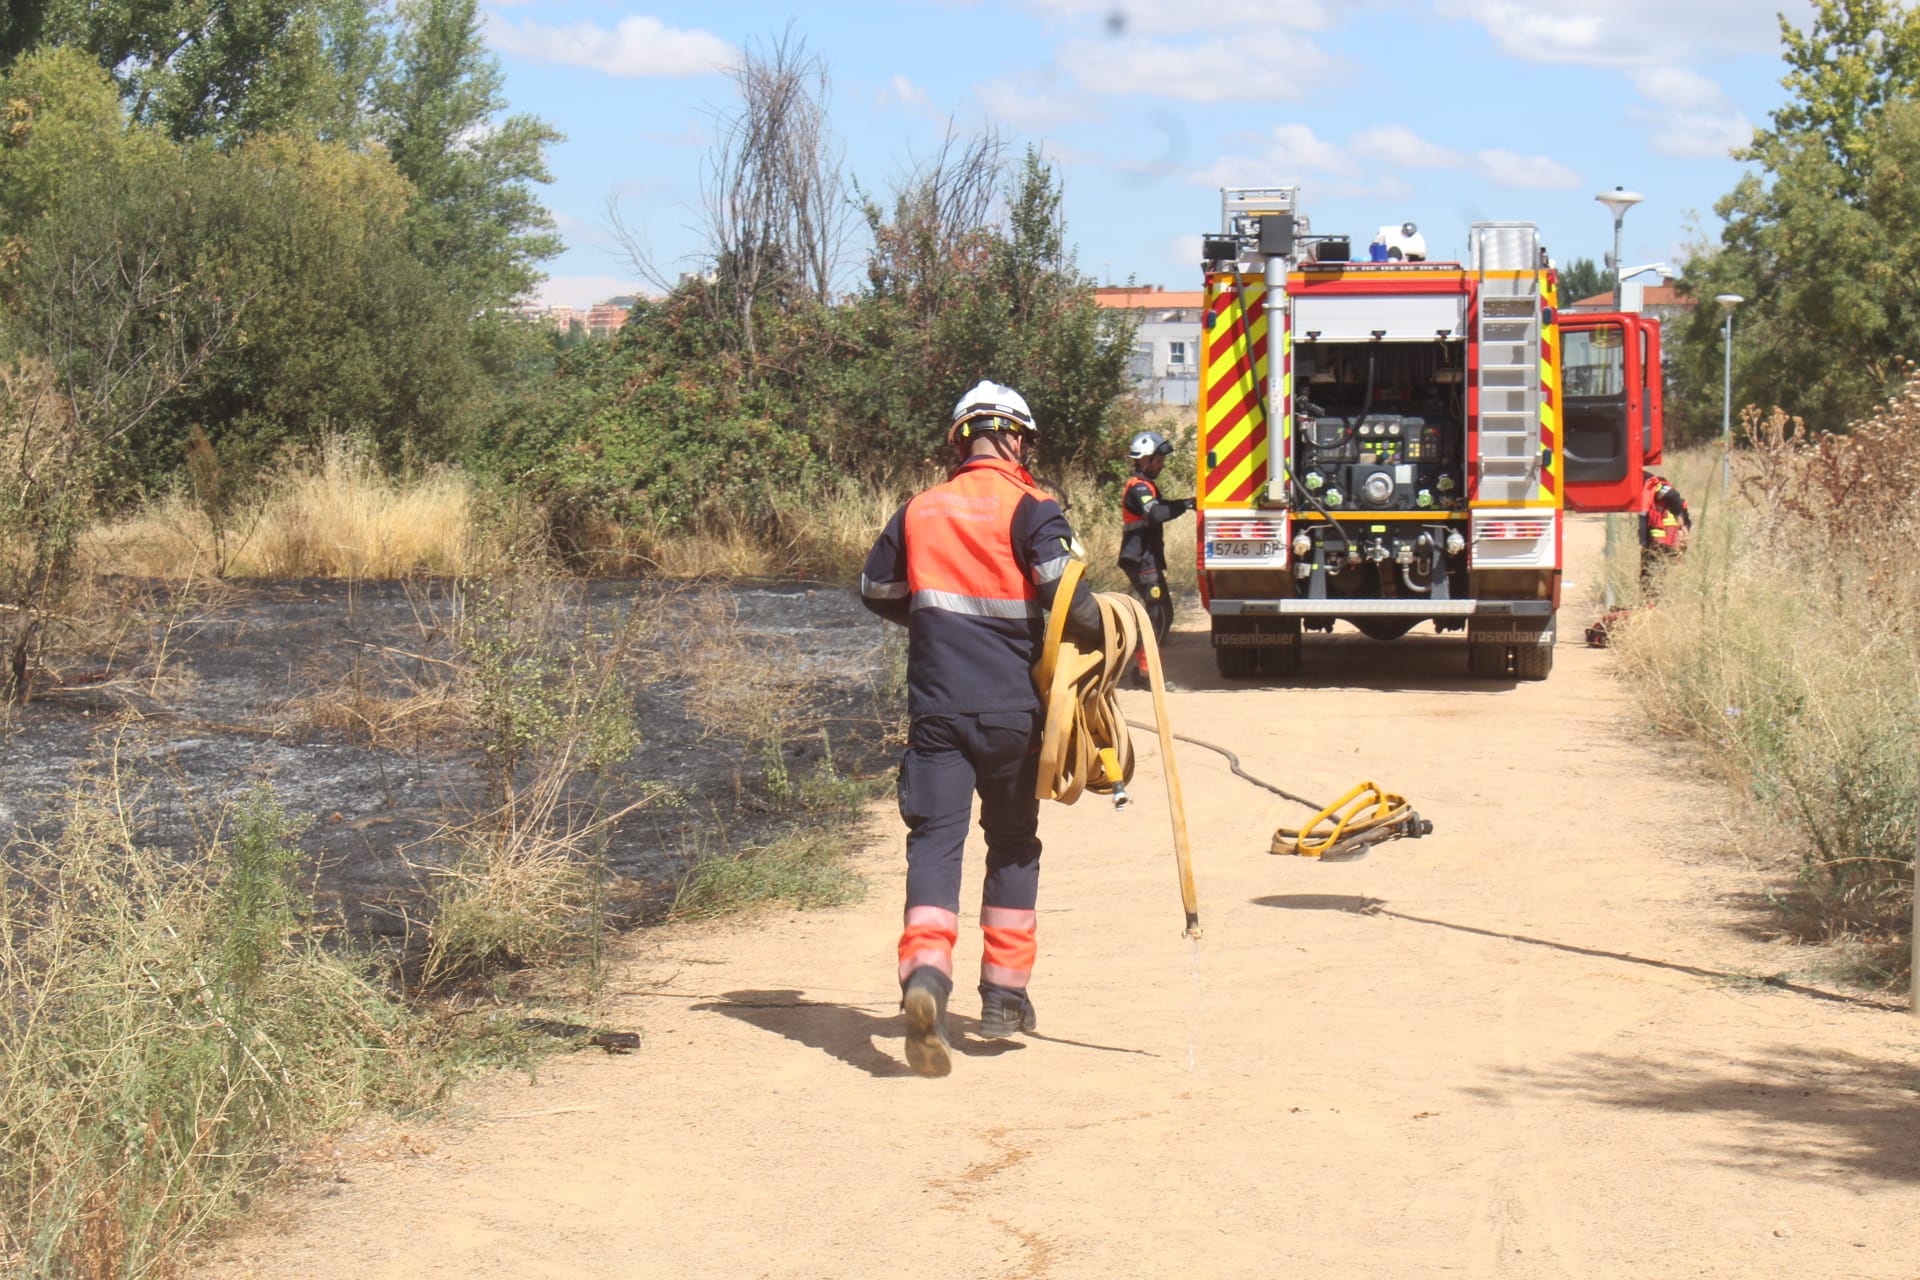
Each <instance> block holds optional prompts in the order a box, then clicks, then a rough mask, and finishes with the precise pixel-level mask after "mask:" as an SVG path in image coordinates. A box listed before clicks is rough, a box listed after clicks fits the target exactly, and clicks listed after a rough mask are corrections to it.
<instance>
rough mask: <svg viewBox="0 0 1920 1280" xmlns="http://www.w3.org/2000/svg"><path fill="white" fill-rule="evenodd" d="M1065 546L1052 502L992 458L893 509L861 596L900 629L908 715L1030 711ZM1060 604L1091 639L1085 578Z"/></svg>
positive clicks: (1093, 617) (1094, 628)
mask: <svg viewBox="0 0 1920 1280" xmlns="http://www.w3.org/2000/svg"><path fill="white" fill-rule="evenodd" d="M1072 542H1073V530H1072V528H1071V527H1070V526H1068V524H1067V518H1066V516H1065V515H1064V514H1062V512H1061V510H1060V504H1059V503H1057V502H1055V501H1054V500H1053V499H1052V498H1050V497H1048V496H1047V495H1046V494H1045V493H1044V492H1042V491H1041V490H1040V489H1039V488H1038V487H1037V486H1036V485H1035V484H1034V482H1033V477H1032V476H1030V475H1028V474H1027V472H1026V469H1025V468H1023V467H1021V466H1019V465H1018V464H1016V463H1012V462H1007V461H1004V460H1002V459H999V458H970V459H968V460H967V461H966V462H965V463H963V464H961V466H960V468H959V470H957V471H955V472H954V473H953V476H952V478H951V479H949V480H948V481H947V482H946V483H945V484H938V485H935V486H934V487H933V488H931V489H928V490H926V491H925V492H923V493H921V494H919V495H918V496H916V497H915V498H913V499H912V500H911V501H909V502H908V503H907V504H906V505H905V506H904V507H902V508H900V510H898V511H896V512H895V513H894V515H893V518H892V519H891V520H889V521H887V527H886V528H885V529H884V530H883V531H882V532H881V534H880V537H879V540H878V541H876V542H875V543H874V544H873V550H872V551H870V552H868V554H867V563H866V568H865V570H864V572H862V573H861V575H860V598H861V600H862V601H863V602H864V603H865V604H866V606H867V608H869V609H871V610H873V612H875V613H877V614H879V615H880V616H881V617H883V618H886V619H888V620H890V621H893V622H900V623H904V624H905V625H906V628H907V710H908V713H909V714H911V715H914V716H925V715H952V714H958V713H967V712H993V711H1028V710H1037V709H1038V708H1039V706H1040V698H1039V695H1038V694H1036V693H1035V692H1034V688H1033V677H1032V674H1031V668H1032V666H1033V664H1034V662H1035V660H1036V659H1037V658H1038V657H1039V656H1040V645H1041V643H1042V640H1043V636H1044V630H1043V628H1044V622H1045V611H1046V610H1047V609H1050V608H1052V607H1053V602H1054V593H1055V592H1056V591H1057V590H1058V589H1059V586H1060V576H1061V575H1062V574H1064V573H1065V572H1066V571H1067V564H1068V561H1069V560H1070V559H1071V550H1070V549H1071V547H1072ZM1070 607H1071V608H1072V613H1071V615H1070V617H1069V629H1070V630H1072V631H1074V632H1075V633H1077V634H1082V635H1084V634H1086V632H1087V629H1088V627H1089V626H1090V627H1091V634H1092V635H1094V636H1098V635H1099V634H1100V616H1099V609H1098V606H1097V605H1095V604H1094V603H1093V597H1092V595H1091V594H1090V593H1089V592H1088V591H1087V590H1086V588H1085V584H1084V583H1083V584H1082V586H1081V589H1080V590H1079V591H1077V592H1075V595H1074V599H1073V600H1072V601H1071V602H1070Z"/></svg>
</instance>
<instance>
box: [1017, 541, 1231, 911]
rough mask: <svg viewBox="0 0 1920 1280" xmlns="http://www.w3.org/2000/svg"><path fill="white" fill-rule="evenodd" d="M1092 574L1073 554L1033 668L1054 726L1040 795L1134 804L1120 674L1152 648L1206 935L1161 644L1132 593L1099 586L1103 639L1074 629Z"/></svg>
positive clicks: (1179, 849) (1182, 870) (1179, 841)
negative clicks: (1070, 606) (1077, 600)
mask: <svg viewBox="0 0 1920 1280" xmlns="http://www.w3.org/2000/svg"><path fill="white" fill-rule="evenodd" d="M1085 573H1086V566H1085V565H1084V564H1082V563H1080V562H1079V561H1078V560H1074V561H1070V562H1069V563H1068V565H1067V571H1066V573H1065V574H1063V575H1062V576H1061V578H1060V587H1059V592H1058V594H1057V595H1056V596H1055V599H1056V600H1057V601H1059V607H1057V608H1055V609H1054V610H1053V611H1052V613H1051V615H1050V616H1049V617H1048V619H1047V633H1046V643H1045V645H1044V646H1043V647H1042V648H1041V651H1040V661H1039V663H1038V664H1036V665H1035V667H1034V671H1033V682H1034V687H1035V688H1037V689H1038V690H1039V691H1040V696H1041V697H1042V698H1044V699H1045V700H1046V710H1047V720H1046V729H1045V732H1044V734H1043V736H1042V737H1041V740H1040V778H1039V781H1038V783H1037V784H1036V785H1035V788H1034V794H1035V795H1037V796H1038V797H1039V798H1040V799H1042V800H1057V801H1059V802H1060V803H1061V804H1072V803H1073V802H1074V801H1076V800H1078V799H1079V798H1080V795H1081V793H1082V792H1083V791H1091V792H1093V793H1094V794H1095V795H1111V796H1113V798H1114V804H1115V805H1116V806H1121V805H1125V804H1127V803H1128V796H1127V783H1128V782H1129V781H1131V780H1132V778H1133V740H1132V739H1131V738H1129V737H1128V736H1127V721H1126V717H1125V716H1123V715H1122V714H1121V713H1120V705H1119V701H1118V699H1117V698H1116V697H1115V690H1116V689H1117V687H1118V685H1119V683H1120V678H1121V677H1122V676H1123V675H1125V674H1126V671H1127V667H1128V665H1129V664H1130V663H1132V661H1133V655H1134V652H1135V650H1137V649H1140V648H1141V647H1143V646H1144V647H1145V649H1146V654H1147V677H1148V680H1149V682H1150V683H1151V685H1152V687H1153V718H1154V723H1155V724H1156V725H1157V726H1158V728H1159V735H1160V755H1161V758H1162V759H1163V760H1164V761H1165V762H1166V776H1167V807H1168V809H1169V810H1170V811H1171V813H1172V817H1173V857H1174V862H1175V863H1176V865H1177V869H1178V871H1179V875H1180V902H1181V905H1182V907H1184V908H1185V910H1186V917H1187V926H1186V930H1185V933H1186V936H1187V937H1190V938H1198V937H1199V936H1200V907H1199V903H1198V901H1197V900H1196V896H1195V893H1194V888H1193V858H1192V850H1191V849H1190V848H1189V846H1188V843H1187V811H1186V805H1185V802H1184V801H1183V800H1182V799H1181V796H1180V774H1179V771H1178V770H1177V769H1176V768H1175V766H1174V759H1173V733H1172V731H1171V729H1170V728H1169V727H1168V720H1167V689H1166V680H1165V677H1164V676H1163V675H1162V674H1161V670H1160V646H1159V643H1158V642H1157V641H1155V639H1154V636H1153V624H1152V621H1151V620H1150V619H1149V618H1148V617H1147V611H1146V608H1145V607H1144V606H1143V605H1141V603H1140V602H1139V601H1138V600H1135V599H1134V598H1133V597H1132V596H1127V595H1121V594H1119V593H1117V592H1111V591H1100V592H1096V593H1094V597H1093V599H1094V603H1095V604H1097V605H1098V606H1099V607H1100V622H1101V632H1102V636H1103V640H1102V643H1101V645H1100V647H1099V648H1098V649H1085V648H1082V647H1081V646H1080V645H1079V644H1077V643H1076V642H1075V641H1073V640H1071V639H1069V638H1068V637H1067V635H1066V622H1067V602H1068V601H1070V600H1072V599H1073V592H1074V589H1075V588H1076V587H1077V586H1078V585H1079V582H1080V579H1081V577H1082V576H1084V575H1085Z"/></svg>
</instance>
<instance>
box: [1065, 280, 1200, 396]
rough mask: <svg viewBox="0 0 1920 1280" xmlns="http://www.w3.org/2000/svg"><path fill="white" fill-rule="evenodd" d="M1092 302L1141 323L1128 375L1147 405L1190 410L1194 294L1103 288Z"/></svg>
mask: <svg viewBox="0 0 1920 1280" xmlns="http://www.w3.org/2000/svg"><path fill="white" fill-rule="evenodd" d="M1093 297H1094V301H1095V302H1096V303H1097V304H1098V305H1099V306H1100V307H1101V308H1103V309H1105V310H1108V311H1125V312H1129V313H1131V314H1132V315H1133V316H1134V317H1135V318H1137V319H1138V320H1139V322H1140V328H1139V331H1138V332H1137V333H1136V334H1135V335H1134V345H1133V359H1132V361H1131V362H1130V363H1129V364H1128V366H1127V372H1128V374H1129V375H1130V376H1131V377H1132V379H1133V385H1134V390H1135V391H1136V392H1138V393H1139V396H1140V398H1141V399H1142V400H1145V401H1146V402H1147V403H1149V404H1168V405H1192V404H1197V403H1198V402H1199V397H1200V310H1201V307H1202V305H1203V301H1204V300H1203V298H1202V295H1201V293H1200V291H1199V290H1198V289H1194V290H1192V291H1187V292H1178V293H1175V292H1169V291H1168V290H1167V289H1165V288H1163V287H1161V286H1160V285H1157V284H1142V285H1103V286H1101V287H1100V288H1097V289H1095V290H1094V291H1093Z"/></svg>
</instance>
